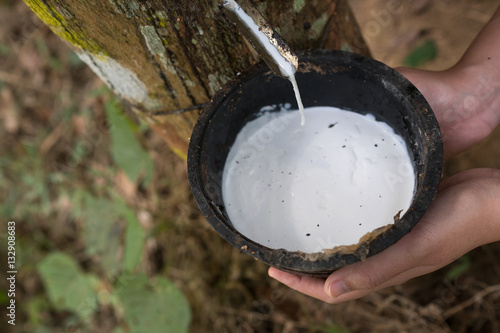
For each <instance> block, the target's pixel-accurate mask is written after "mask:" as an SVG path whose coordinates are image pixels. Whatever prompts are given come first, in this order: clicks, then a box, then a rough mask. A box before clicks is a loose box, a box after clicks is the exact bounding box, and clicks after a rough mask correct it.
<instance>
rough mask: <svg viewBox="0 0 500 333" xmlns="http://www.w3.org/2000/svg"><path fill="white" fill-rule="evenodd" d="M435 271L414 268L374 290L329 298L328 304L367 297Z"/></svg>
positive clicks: (433, 269)
mask: <svg viewBox="0 0 500 333" xmlns="http://www.w3.org/2000/svg"><path fill="white" fill-rule="evenodd" d="M437 269H438V267H434V266H421V267H415V268H413V269H410V270H408V271H405V272H403V273H401V274H399V275H397V276H395V277H393V278H392V279H390V280H388V281H386V282H384V283H382V284H381V285H379V286H378V287H376V288H373V289H365V290H355V291H350V292H347V293H344V294H342V295H340V296H338V297H330V299H331V301H329V302H328V303H332V304H336V303H342V302H346V301H352V300H355V299H358V298H361V297H364V296H367V295H369V294H372V293H374V292H376V291H379V290H381V289H384V288H388V287H392V286H397V285H400V284H403V283H405V282H407V281H408V280H410V279H412V278H415V277H417V276H422V275H425V274H427V273H430V272H433V271H435V270H437Z"/></svg>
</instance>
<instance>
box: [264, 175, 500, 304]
mask: <svg viewBox="0 0 500 333" xmlns="http://www.w3.org/2000/svg"><path fill="white" fill-rule="evenodd" d="M499 197H500V170H495V169H474V170H469V171H465V172H462V173H460V174H458V175H455V176H453V177H451V178H449V179H447V180H445V181H444V182H443V183H442V184H441V185H440V188H439V190H438V195H437V197H436V200H435V201H434V202H433V203H432V205H431V207H430V208H429V210H428V211H427V213H426V214H425V216H424V217H423V218H422V220H421V221H420V222H419V223H418V224H417V225H416V226H415V227H414V228H413V230H412V231H411V232H410V233H408V234H407V235H405V236H404V237H403V238H402V239H401V240H400V241H398V242H397V243H396V244H394V245H393V246H391V247H389V248H388V249H386V250H384V251H383V252H381V253H379V254H377V255H374V256H372V257H370V258H368V259H366V260H365V261H362V262H358V263H355V264H352V265H349V266H345V267H343V268H341V269H339V270H337V271H335V272H334V273H333V274H332V275H330V276H329V277H328V279H326V280H325V279H317V278H309V277H301V276H296V275H293V274H289V273H285V272H282V271H279V270H277V269H275V268H270V269H269V275H270V276H271V277H273V278H275V279H277V280H278V281H280V282H282V283H284V284H286V285H287V286H289V287H290V288H293V289H295V290H297V291H299V292H302V293H304V294H306V295H309V296H312V297H315V298H317V299H320V300H323V301H325V302H328V303H340V302H344V301H348V300H353V299H356V298H359V297H363V296H365V295H368V294H370V293H372V292H374V291H377V290H379V289H382V288H386V287H389V286H393V285H397V284H401V283H404V282H406V281H407V280H409V279H411V278H414V277H417V276H420V275H424V274H427V273H430V272H432V271H435V270H437V269H439V268H441V267H443V266H445V265H447V264H449V263H451V262H452V261H454V260H456V259H457V258H459V257H460V256H462V255H463V254H465V253H467V252H468V251H470V250H471V249H473V248H475V247H478V246H480V245H483V244H486V243H490V242H494V241H498V240H499V239H500V218H499V217H500V206H499V205H498V198H499Z"/></svg>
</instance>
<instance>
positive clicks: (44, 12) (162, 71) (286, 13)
mask: <svg viewBox="0 0 500 333" xmlns="http://www.w3.org/2000/svg"><path fill="white" fill-rule="evenodd" d="M24 1H25V2H26V4H27V5H28V6H29V7H30V8H31V9H32V10H33V11H34V12H35V13H36V14H37V15H38V16H39V17H40V18H41V19H42V21H43V22H44V23H45V24H47V25H48V26H49V27H50V28H51V29H52V31H53V32H54V33H56V34H57V35H58V36H60V37H61V38H63V39H65V40H66V41H68V42H69V43H70V44H71V45H72V46H73V47H74V48H75V50H76V52H77V53H78V55H79V56H80V58H81V59H82V60H83V61H84V62H85V63H87V64H88V65H89V66H90V67H91V68H92V70H93V71H94V72H95V73H96V74H97V75H98V76H99V77H100V78H101V79H102V80H103V81H104V82H105V83H106V84H107V85H108V86H109V87H110V88H111V89H112V90H113V91H114V92H115V93H116V94H117V95H119V96H120V97H121V98H122V99H123V100H124V101H126V102H127V103H128V104H129V105H130V106H131V107H132V109H133V110H134V111H135V112H137V113H138V115H139V116H140V117H142V118H144V119H146V120H147V121H148V122H149V123H150V124H151V126H152V127H153V128H154V129H155V131H156V132H158V133H159V134H160V135H161V136H162V137H163V138H164V139H165V140H166V142H167V143H168V144H169V145H170V147H171V148H172V149H173V150H174V151H175V152H176V153H177V154H178V155H180V156H181V157H184V158H185V157H186V152H187V147H188V141H189V137H190V135H191V131H192V129H193V126H194V123H195V121H196V119H197V117H198V114H199V112H200V111H201V109H202V108H203V106H204V105H205V104H206V103H208V102H209V101H210V98H211V97H212V96H213V95H214V94H215V93H216V92H217V91H218V90H219V87H221V86H222V85H224V84H225V83H226V82H227V81H228V80H229V79H231V78H232V77H234V76H235V75H236V74H237V73H238V72H241V71H242V70H244V69H245V68H246V67H248V66H250V65H252V64H254V63H256V62H258V61H259V60H260V59H259V58H258V56H257V55H256V54H255V52H254V51H253V50H252V48H251V47H250V46H249V44H248V43H247V42H246V41H245V40H244V39H243V38H242V37H241V35H240V34H239V32H238V31H236V29H235V28H234V26H233V25H231V24H230V23H228V22H227V21H226V19H225V18H224V17H223V15H222V14H221V11H220V9H219V7H218V4H219V3H220V0H191V1H188V0H162V1H140V0H107V1H104V0H101V1H90V0H24ZM254 3H255V4H256V6H257V8H258V9H259V10H260V11H261V13H262V14H263V15H264V17H266V18H267V19H268V21H269V22H270V23H271V25H272V26H273V27H275V29H276V30H277V31H278V32H279V33H280V34H281V36H282V37H283V38H284V39H285V40H286V41H287V42H288V44H289V45H290V46H291V47H292V49H294V50H301V49H313V48H334V49H345V50H350V51H354V52H358V53H362V54H367V53H368V51H367V48H366V46H365V44H364V42H363V40H362V37H361V35H360V32H359V29H358V28H357V26H356V22H355V20H354V18H353V16H352V14H351V11H350V8H349V7H348V5H347V1H346V0H293V1H292V0H259V1H255V2H254Z"/></svg>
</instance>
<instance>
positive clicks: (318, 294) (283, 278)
mask: <svg viewBox="0 0 500 333" xmlns="http://www.w3.org/2000/svg"><path fill="white" fill-rule="evenodd" d="M268 274H269V276H270V277H272V278H274V279H276V280H278V281H279V282H281V283H283V284H285V285H287V286H288V287H290V288H292V289H294V290H297V291H298V292H301V293H303V294H305V295H308V296H311V297H314V298H317V299H319V300H322V301H324V302H331V301H332V299H331V297H329V296H328V295H327V294H326V293H325V279H319V278H311V277H305V276H298V275H294V274H290V273H286V272H283V271H280V270H278V269H276V268H273V267H271V268H269V271H268Z"/></svg>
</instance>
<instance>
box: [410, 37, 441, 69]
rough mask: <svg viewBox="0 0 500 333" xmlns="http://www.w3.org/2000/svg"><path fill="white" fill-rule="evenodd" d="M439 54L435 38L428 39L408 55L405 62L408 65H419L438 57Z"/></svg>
mask: <svg viewBox="0 0 500 333" xmlns="http://www.w3.org/2000/svg"><path fill="white" fill-rule="evenodd" d="M437 54H438V50H437V46H436V42H434V40H426V41H425V42H423V43H422V44H421V45H419V46H417V47H416V48H415V49H413V50H412V51H411V52H410V53H409V54H408V55H407V56H406V58H405V59H404V61H403V64H404V65H405V66H408V67H419V66H422V65H423V64H425V63H427V62H429V61H432V60H434V59H436V57H437Z"/></svg>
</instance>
